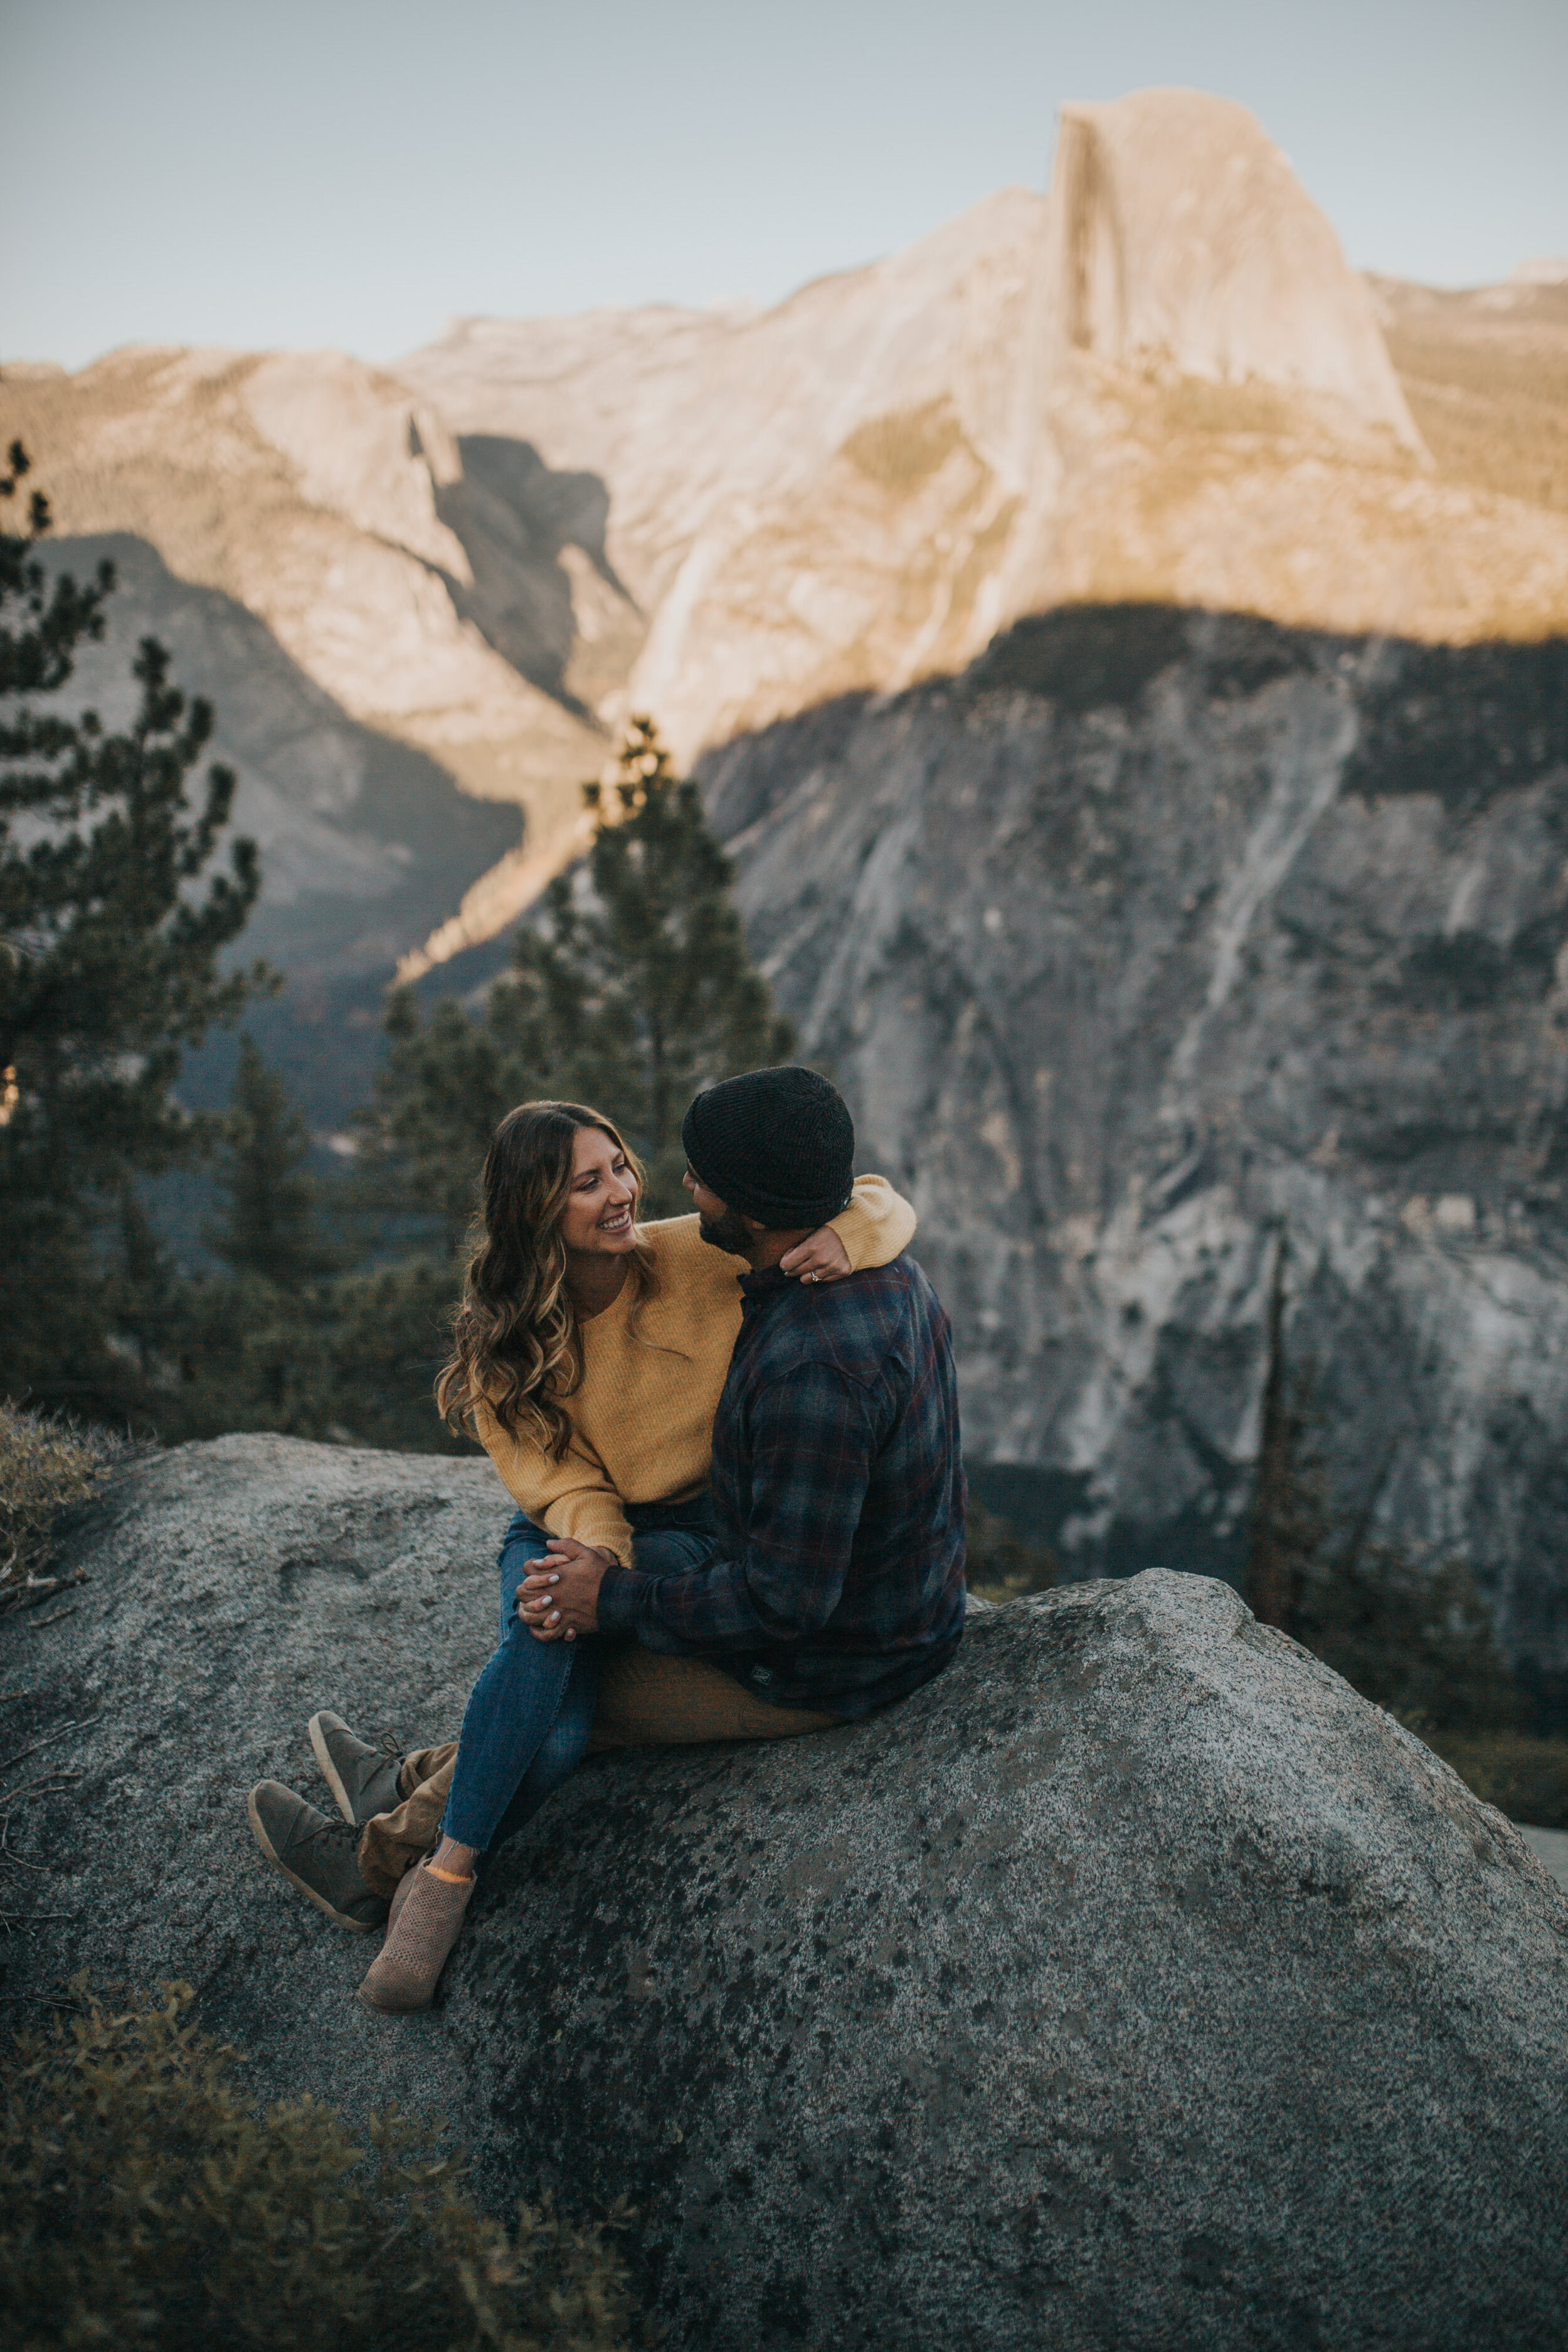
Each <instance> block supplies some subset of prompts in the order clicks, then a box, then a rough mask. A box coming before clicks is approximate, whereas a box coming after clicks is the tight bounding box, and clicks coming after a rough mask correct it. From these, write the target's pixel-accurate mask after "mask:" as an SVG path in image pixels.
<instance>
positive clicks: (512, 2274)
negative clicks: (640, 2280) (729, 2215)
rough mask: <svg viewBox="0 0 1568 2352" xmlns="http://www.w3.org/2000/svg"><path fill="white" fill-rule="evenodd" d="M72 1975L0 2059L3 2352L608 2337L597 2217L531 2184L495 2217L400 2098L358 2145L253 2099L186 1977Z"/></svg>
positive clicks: (608, 2279)
mask: <svg viewBox="0 0 1568 2352" xmlns="http://www.w3.org/2000/svg"><path fill="white" fill-rule="evenodd" d="M72 1990H73V1993H74V1995H75V1997H76V2013H75V2014H73V2015H71V2016H69V2017H68V2018H66V2019H60V2018H57V2019H56V2020H55V2021H54V2024H53V2026H52V2028H51V2030H50V2031H48V2032H36V2031H35V2032H27V2033H25V2034H22V2035H20V2036H19V2037H18V2038H17V2041H16V2044H15V2046H14V2048H13V2049H12V2051H11V2053H10V2054H9V2056H8V2057H7V2058H6V2059H5V2061H4V2063H3V2067H0V2133H3V2151H0V2163H3V2166H4V2174H5V2182H6V2189H7V2194H6V2196H5V2200H4V2202H3V2204H0V2337H3V2339H4V2341H5V2343H6V2344H7V2345H8V2346H13V2347H16V2352H55V2347H61V2352H79V2347H80V2352H86V2347H112V2352H119V2347H122V2346H128V2345H133V2344H147V2345H150V2346H155V2347H157V2352H211V2347H213V2346H214V2345H216V2344H223V2345H224V2346H226V2347H254V2352H318V2347H319V2352H329V2347H330V2352H458V2347H465V2352H466V2347H470V2346H473V2347H477V2346H480V2345H485V2346H489V2347H491V2352H623V2347H626V2345H627V2343H628V2342H629V2340H630V2339H629V2337H628V2335H627V2332H626V2331H627V2327H628V2324H629V2320H630V2315H631V2303H630V2297H629V2295H628V2293H627V2290H626V2276H625V2270H624V2266H623V2264H622V2263H621V2260H620V2258H619V2256H618V2255H617V2254H616V2252H614V2251H613V2250H612V2248H611V2247H610V2246H609V2245H608V2244H607V2243H606V2242H605V2238H604V2236H603V2234H602V2233H601V2232H600V2231H598V2230H594V2229H586V2230H584V2229H577V2228H575V2227H574V2226H573V2225H571V2224H570V2223H567V2222H564V2221H558V2220H557V2219H556V2218H555V2217H554V2216H553V2214H552V2213H551V2212H550V2211H549V2210H543V2211H541V2210H535V2209H532V2208H530V2207H528V2206H524V2207H523V2208H522V2209H521V2211H520V2213H519V2217H518V2221H517V2225H516V2227H515V2229H513V2230H510V2231H509V2230H507V2229H506V2228H504V2227H503V2226H502V2225H501V2224H500V2222H499V2221H492V2220H490V2219H489V2218H488V2217H486V2216H484V2215H483V2214H481V2213H480V2212H479V2210H477V2209H476V2207H475V2206H474V2205H473V2203H472V2202H471V2200H469V2199H468V2197H467V2196H466V2195H465V2194H464V2192H463V2190H462V2188H461V2187H460V2185H459V2175H460V2172H461V2168H462V2160H461V2158H459V2157H458V2156H455V2155H453V2154H452V2153H450V2152H449V2151H444V2150H443V2149H442V2148H441V2147H440V2146H439V2145H438V2139H437V2134H436V2133H435V2132H433V2131H432V2130H431V2129H430V2128H429V2127H420V2126H414V2125H411V2124H409V2123H408V2122H406V2121H405V2119H403V2118H401V2117H399V2116H397V2115H396V2114H395V2112H394V2113H392V2114H390V2115H388V2116H384V2117H382V2118H377V2119H373V2121H372V2123H371V2125H370V2127H369V2141H370V2145H369V2147H368V2148H367V2147H363V2146H361V2145H360V2144H358V2143H357V2142H356V2140H355V2139H354V2138H353V2136H352V2135H351V2134H350V2132H349V2131H348V2129H347V2127H346V2126H345V2125H344V2124H343V2122H342V2118H341V2117H340V2116H338V2115H337V2114H336V2112H335V2111H334V2110H333V2109H332V2108H331V2107H330V2106H327V2105H323V2104H322V2103H321V2102H320V2101H318V2100H315V2099H312V2098H310V2097H304V2098H300V2099H292V2100H288V2101H285V2102H283V2103H282V2104H280V2105H276V2106H273V2107H270V2108H268V2109H267V2110H266V2112H265V2113H260V2112H258V2111H257V2110H255V2109H254V2108H253V2107H251V2106H250V2105H247V2104H246V2102H245V2101H244V2100H243V2099H242V2098H240V2097H239V2096H238V2095H237V2093H236V2091H235V2089H234V2087H233V2085H232V2084H231V2082H230V2080H229V2076H230V2073H231V2070H232V2068H233V2066H234V2064H235V2063H236V2053H234V2052H233V2051H232V2050H230V2049H228V2048H227V2047H226V2046H225V2045H222V2044H220V2043H218V2042H215V2041H214V2040H213V2039H212V2038H211V2037H210V2036H209V2035H207V2034H205V2033H203V2032H200V2031H199V2030H198V2029H197V2028H196V2026H195V2024H194V2023H193V2021H191V2020H190V2018H189V2017H188V2016H187V2015H186V2011H188V2009H189V2006H190V2003H191V2001H192V2000H193V1998H194V1996H193V1995H192V1993H191V1990H190V1988H189V1987H188V1986H185V1985H169V1986H165V1987H164V1988H163V1991H162V1995H161V1997H160V1998H159V1999H157V2000H145V2001H141V2002H133V2003H132V2004H130V2005H129V2006H127V2007H125V2008H112V2009H111V2008H109V2007H106V2006H105V2005H104V2003H103V2002H102V2001H101V2000H98V1999H95V1998H92V1997H91V1996H89V1994H88V1992H87V1991H86V1989H85V1986H84V1985H83V1983H82V1981H81V1980H80V1979H79V1980H78V1981H77V1983H76V1984H75V1985H74V1986H73V1988H72ZM625 2221H626V2214H625V2212H624V2210H621V2209H617V2210H616V2213H615V2214H614V2215H612V2216H611V2220H610V2224H609V2226H610V2227H611V2228H618V2227H623V2226H624V2225H625Z"/></svg>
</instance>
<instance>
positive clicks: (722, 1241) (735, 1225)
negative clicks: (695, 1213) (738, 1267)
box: [697, 1209, 752, 1257]
mask: <svg viewBox="0 0 1568 2352" xmlns="http://www.w3.org/2000/svg"><path fill="white" fill-rule="evenodd" d="M697 1230H698V1232H699V1233H700V1234H701V1236H702V1238H703V1240H704V1241H705V1242H710V1243H711V1244H712V1245H713V1247H714V1248H715V1249H721V1250H728V1251H729V1253H730V1255H731V1257H749V1256H750V1255H751V1251H752V1229H751V1227H750V1226H749V1225H748V1224H747V1223H746V1220H745V1219H744V1217H742V1215H741V1214H740V1213H739V1212H738V1211H737V1210H734V1209H726V1210H725V1212H724V1213H723V1215H722V1216H721V1217H702V1216H700V1217H699V1218H698V1220H697Z"/></svg>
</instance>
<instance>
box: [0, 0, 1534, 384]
mask: <svg viewBox="0 0 1568 2352" xmlns="http://www.w3.org/2000/svg"><path fill="white" fill-rule="evenodd" d="M0 38H3V40H4V51H3V55H4V59H5V139H4V142H0V206H3V208H4V209H3V215H0V216H3V218H4V222H5V268H4V273H3V276H0V358H6V359H22V358H26V359H54V360H61V361H64V362H66V363H67V364H68V365H69V366H73V367H75V366H79V365H81V364H83V363H84V362H86V361H88V360H89V359H91V358H94V357H96V356H97V355H98V354H99V353H100V352H104V351H106V350H109V349H110V348H112V347H113V346H114V345H115V344H118V343H122V342H132V341H135V342H153V341H156V342H196V343H224V344H233V345H238V346H242V347H247V348H258V347H273V346H279V345H283V346H296V347H300V346H303V347H311V346H318V345H323V344H326V345H334V346H337V347H338V348H341V349H345V350H348V351H352V352H357V353H358V354H360V355H361V356H362V357H363V358H366V359H373V360H381V359H390V358H393V357H395V356H396V355H397V354H398V353H399V352H405V351H408V350H411V349H413V348H414V347H415V346H416V345H417V344H419V343H422V342H425V341H428V340H429V339H430V338H431V337H432V336H434V335H436V334H437V333H439V332H440V331H441V329H442V327H443V326H444V325H445V323H446V322H447V320H448V319H450V318H452V317H454V316H458V315H463V314H473V313H482V314H487V315H489V316H493V317H505V318H518V317H527V316H530V315H537V314H540V313H544V312H551V311H561V310H585V309H589V308H592V307H595V306H596V305H600V304H612V303H613V304H619V303H629V302H639V301H675V302H685V303H707V302H712V301H717V300H726V299H733V298H735V297H740V296H750V297H752V298H754V299H757V300H760V301H764V302H768V301H774V300H776V299H779V298H780V297H781V296H782V295H784V294H785V293H787V292H789V291H790V289H792V288H793V287H795V286H797V285H800V284H802V283H804V282H805V280H807V279H809V278H815V277H818V276H820V275H822V274H823V273H824V272H826V271H828V270H832V269H842V268H852V267H854V266H855V265H857V264H858V263H860V262H864V261H868V260H871V259H873V258H875V257H876V256H877V255H879V254H880V253H885V252H889V251H891V250H893V249H894V248H895V247H899V246H901V245H906V244H909V243H910V242H911V241H912V240H913V239H914V238H916V237H918V236H922V235H924V234H925V233H926V232H927V231H928V230H930V229H932V228H934V227H936V226H938V225H939V223H941V222H942V221H943V220H947V219H950V218H952V215H954V214H956V213H959V212H961V211H963V209H964V207H965V206H966V205H971V204H973V203H974V202H975V201H976V200H977V199H978V198H979V197H981V196H984V195H985V194H989V193H990V192H991V191H992V190H993V189H995V188H998V187H1004V186H1006V185H1009V184H1023V185H1025V186H1029V187H1036V188H1043V187H1044V186H1045V185H1046V184H1047V175H1048V172H1049V166H1050V155H1051V149H1052V144H1053V142H1054V138H1055V119H1056V110H1057V107H1058V104H1059V103H1060V102H1061V101H1062V100H1068V99H1109V98H1116V97H1120V96H1121V95H1122V94H1123V93H1124V92H1125V91H1127V90H1130V89H1140V88H1144V87H1147V86H1149V85H1151V84H1154V83H1173V82H1180V83H1186V84H1188V85H1190V86H1193V87H1195V88H1198V89H1209V90H1214V91H1216V92H1218V93H1219V94H1220V95H1222V96H1224V97H1227V98H1233V99H1237V100H1240V102H1241V103H1242V104H1243V105H1245V106H1248V107H1250V108H1251V109H1252V110H1253V112H1254V113H1255V114H1257V115H1258V119H1259V120H1260V121H1261V122H1262V124H1263V127H1264V129H1265V130H1266V131H1268V133H1269V135H1270V137H1272V138H1273V139H1275V140H1276V141H1278V142H1279V145H1280V146H1281V147H1283V149H1284V150H1285V152H1286V153H1287V154H1288V155H1289V158H1290V160H1291V162H1292V163H1293V164H1294V165H1295V167H1296V170H1297V172H1298V173H1299V174H1300V178H1301V180H1302V181H1303V182H1304V184H1305V185H1306V187H1307V188H1308V190H1309V191H1310V194H1312V195H1313V196H1314V197H1315V198H1316V200H1317V201H1318V203H1319V204H1320V205H1322V207H1323V209H1324V210H1325V211H1326V212H1327V214H1328V215H1329V217H1330V219H1331V221H1332V222H1333V224H1334V226H1335V227H1336V228H1337V229H1338V231H1339V234H1340V237H1341V240H1342V243H1343V245H1344V247H1345V248H1346V251H1347V252H1348V254H1349V256H1350V258H1351V260H1352V262H1354V263H1355V264H1357V265H1358V266H1359V267H1363V268H1377V269H1384V270H1387V271H1390V272H1392V273H1393V274H1394V275H1396V276H1402V277H1408V278H1420V279H1423V280H1425V281H1426V282H1427V283H1431V284H1438V285H1475V284H1480V283H1484V282H1487V281H1489V280H1491V279H1494V278H1500V277H1503V276H1506V274H1507V273H1508V271H1509V270H1510V268H1512V267H1513V266H1514V265H1515V264H1516V263H1517V262H1520V261H1522V260H1525V259H1527V258H1531V257H1537V256H1542V255H1552V254H1564V253H1568V130H1565V128H1564V123H1565V100H1568V0H1485V5H1479V0H1310V5H1306V0H1296V5H1291V6H1289V7H1283V6H1277V5H1270V0H1186V5H1183V0H1098V5H1091V0H1071V5H1064V0H943V5H932V0H767V5H760V0H664V5H662V6H660V5H649V0H641V5H635V6H634V5H624V0H598V5H575V6H573V5H565V0H555V5H551V6H548V7H546V6H542V5H537V0H310V5H307V4H306V0H250V5H244V6H240V5H234V0H0Z"/></svg>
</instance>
